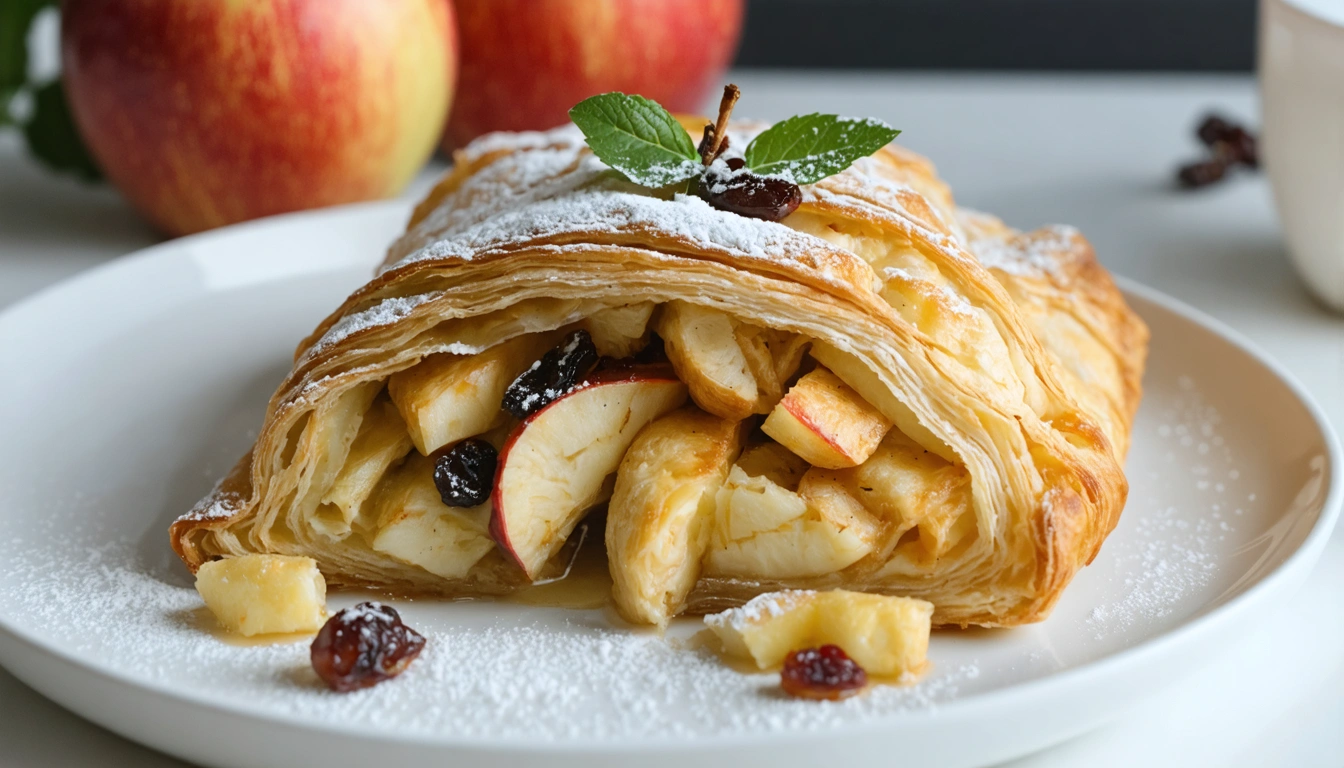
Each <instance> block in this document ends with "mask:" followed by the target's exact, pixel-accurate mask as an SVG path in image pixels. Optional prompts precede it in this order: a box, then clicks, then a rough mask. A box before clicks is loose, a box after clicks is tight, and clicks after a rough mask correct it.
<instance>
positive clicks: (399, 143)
mask: <svg viewBox="0 0 1344 768" xmlns="http://www.w3.org/2000/svg"><path fill="white" fill-rule="evenodd" d="M456 49H457V44H456V39H455V29H454V24H453V13H452V7H451V5H450V4H449V2H448V0H377V2H369V0H190V1H189V2H182V0H67V1H66V2H65V3H64V4H63V5H62V64H63V67H64V78H65V88H66V93H67V95H68V97H69V100H70V104H71V107H72V109H73V111H74V115H75V119H76V122H77V124H78V126H79V129H80V133H81V134H82V135H83V137H84V140H85V141H86V143H87V144H88V145H89V148H90V149H91V150H92V152H93V155H94V157H95V158H96V159H97V160H98V163H99V165H100V166H102V169H103V171H104V172H105V173H106V174H107V176H108V177H109V178H110V179H111V180H112V182H113V183H115V184H116V185H117V187H118V188H120V189H121V191H122V192H123V193H124V194H125V195H126V196H127V197H128V198H129V199H130V200H131V202H132V203H133V204H134V205H135V206H136V207H137V208H138V209H140V211H141V212H143V213H144V214H145V215H146V216H147V217H149V218H150V219H151V220H152V221H153V222H154V223H155V224H156V225H157V226H159V227H160V228H162V229H163V230H164V231H166V232H169V233H171V234H185V233H189V232H197V231H200V230H203V229H209V228H211V227H218V226H221V225H224V224H231V223H234V222H238V221H243V220H245V219H251V218H256V217H258V216H266V215H269V214H274V213H283V212H285V211H294V210H299V209H303V208H314V207H318V206H325V205H334V204H337V203H347V202H353V201H358V200H370V199H376V198H383V197H388V196H391V195H395V194H396V193H397V192H398V191H400V190H401V188H402V187H403V186H404V185H405V184H406V182H407V181H409V180H410V179H411V177H412V176H413V175H414V174H415V173H416V171H418V170H419V169H420V167H421V165H422V164H423V163H424V161H425V159H426V158H427V157H428V156H429V154H430V152H432V151H433V149H434V146H435V144H436V143H437V140H438V137H439V136H440V131H441V130H442V126H443V120H444V116H445V115H446V113H447V111H448V106H449V103H450V102H451V97H452V90H453V81H454V76H453V75H454V71H455V69H456V55H457V50H456Z"/></svg>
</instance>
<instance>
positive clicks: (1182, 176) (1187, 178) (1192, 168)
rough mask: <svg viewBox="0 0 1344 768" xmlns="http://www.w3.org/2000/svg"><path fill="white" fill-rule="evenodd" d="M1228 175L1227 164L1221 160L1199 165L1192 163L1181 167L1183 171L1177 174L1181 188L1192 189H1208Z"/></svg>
mask: <svg viewBox="0 0 1344 768" xmlns="http://www.w3.org/2000/svg"><path fill="white" fill-rule="evenodd" d="M1225 175H1227V162H1226V161H1224V160H1221V159H1214V160H1202V161H1200V162H1198V163H1190V164H1189V165H1184V166H1181V170H1180V171H1179V172H1178V173H1177V174H1176V178H1177V180H1178V181H1180V183H1181V186H1183V187H1187V188H1190V189H1195V188H1198V187H1207V186H1208V185H1210V184H1214V183H1217V182H1219V181H1221V180H1222V178H1223V177H1224V176H1225Z"/></svg>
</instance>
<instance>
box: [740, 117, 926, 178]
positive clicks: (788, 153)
mask: <svg viewBox="0 0 1344 768" xmlns="http://www.w3.org/2000/svg"><path fill="white" fill-rule="evenodd" d="M899 134H900V131H898V130H896V129H895V128H892V127H891V126H890V125H887V124H886V123H884V122H882V121H881V120H874V119H872V118H865V119H862V120H859V119H856V118H852V117H840V116H839V115H822V114H811V115H798V116H796V117H790V118H789V119H788V120H784V121H782V122H778V123H775V124H774V125H773V126H771V127H769V128H767V129H766V130H764V131H762V132H761V133H760V134H759V135H757V136H756V138H755V139H753V140H752V142H751V144H749V145H747V151H746V153H745V157H744V158H743V159H744V160H746V162H747V167H748V168H750V169H751V170H752V171H753V172H755V173H758V174H761V175H762V176H782V177H784V178H786V179H788V180H790V181H792V182H793V183H795V184H811V183H813V182H816V181H821V180H822V179H824V178H826V177H827V176H832V175H834V174H837V173H839V172H841V171H843V170H845V169H846V168H848V167H849V166H850V164H851V163H853V162H854V161H855V160H858V159H859V158H861V157H867V156H869V155H871V154H873V153H874V152H876V151H877V150H879V149H881V148H882V147H884V146H886V145H887V144H888V143H889V142H890V141H891V140H892V139H894V138H896V137H897V136H898V135H899Z"/></svg>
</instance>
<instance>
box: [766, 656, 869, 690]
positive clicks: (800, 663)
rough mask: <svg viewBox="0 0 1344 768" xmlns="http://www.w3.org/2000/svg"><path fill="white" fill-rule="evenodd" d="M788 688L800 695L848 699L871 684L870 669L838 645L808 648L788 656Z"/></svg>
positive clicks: (782, 679) (783, 682)
mask: <svg viewBox="0 0 1344 768" xmlns="http://www.w3.org/2000/svg"><path fill="white" fill-rule="evenodd" d="M779 684H780V686H781V687H782V688H783V689H784V692H785V693H787V694H789V695H790V696H794V697H796V698H800V699H829V700H832V701H834V700H836V699H845V698H849V697H850V696H853V695H854V694H856V693H859V692H860V691H862V690H863V689H864V687H865V686H867V685H868V673H867V672H865V671H864V670H863V667H861V666H859V665H858V663H857V662H855V661H854V660H853V659H851V658H849V655H848V654H846V653H845V652H844V650H842V649H841V648H840V646H838V645H823V646H821V647H820V648H804V649H803V650H801V651H794V652H793V653H791V654H789V655H788V658H786V659H784V668H783V669H782V670H780V673H779Z"/></svg>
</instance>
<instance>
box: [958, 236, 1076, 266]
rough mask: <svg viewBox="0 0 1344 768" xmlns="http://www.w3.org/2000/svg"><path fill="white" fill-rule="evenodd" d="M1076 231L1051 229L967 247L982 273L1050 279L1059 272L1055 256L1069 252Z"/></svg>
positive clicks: (980, 241)
mask: <svg viewBox="0 0 1344 768" xmlns="http://www.w3.org/2000/svg"><path fill="white" fill-rule="evenodd" d="M1078 237H1079V232H1078V230H1077V229H1075V228H1073V227H1070V226H1065V225H1055V226H1050V227H1044V228H1042V229H1039V230H1036V231H1034V232H1030V233H1027V234H1025V235H1021V236H1017V237H1013V238H1007V239H1005V238H997V237H995V238H984V239H980V240H974V241H972V242H971V243H970V251H971V253H973V254H975V255H976V257H977V258H979V259H980V264H981V265H983V266H984V267H985V268H986V269H997V270H999V271H1001V272H1006V273H1008V274H1010V275H1016V276H1025V277H1031V276H1040V275H1053V274H1055V273H1057V272H1058V270H1059V254H1060V253H1067V252H1069V251H1070V250H1072V249H1073V243H1074V241H1075V240H1076V238H1078Z"/></svg>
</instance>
